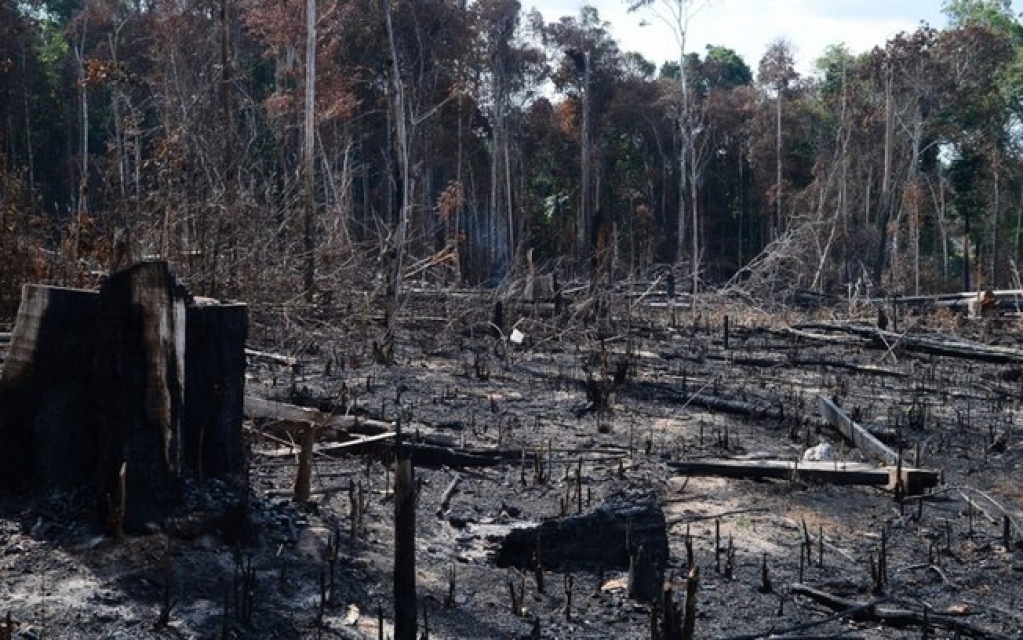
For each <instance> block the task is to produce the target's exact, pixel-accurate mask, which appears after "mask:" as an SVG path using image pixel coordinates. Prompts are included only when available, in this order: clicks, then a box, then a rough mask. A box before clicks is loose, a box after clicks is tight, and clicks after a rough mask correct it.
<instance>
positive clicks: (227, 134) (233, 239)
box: [214, 0, 239, 294]
mask: <svg viewBox="0 0 1023 640" xmlns="http://www.w3.org/2000/svg"><path fill="white" fill-rule="evenodd" d="M227 3H228V0H220V67H221V78H220V109H221V116H222V117H223V124H224V216H223V217H224V220H223V222H221V223H218V228H220V229H223V230H224V233H225V234H226V235H227V236H228V237H227V242H228V243H229V246H230V251H229V254H230V256H231V268H232V269H235V268H237V266H238V256H237V253H238V231H239V228H238V224H237V210H236V209H237V205H236V196H235V173H236V171H237V169H236V167H235V154H234V109H233V108H232V104H231V82H232V81H233V78H232V76H231V54H230V51H231V29H230V22H229V19H228V9H227ZM216 259H217V258H216V257H214V260H216ZM215 264H216V263H215V262H214V265H215ZM215 277H216V269H215V268H214V278H215ZM214 294H216V292H214Z"/></svg>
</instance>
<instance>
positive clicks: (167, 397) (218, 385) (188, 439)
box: [0, 262, 248, 530]
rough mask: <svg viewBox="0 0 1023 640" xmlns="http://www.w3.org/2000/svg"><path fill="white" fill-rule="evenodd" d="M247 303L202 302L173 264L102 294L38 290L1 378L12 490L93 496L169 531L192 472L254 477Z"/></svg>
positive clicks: (125, 275) (137, 274) (28, 296)
mask: <svg viewBox="0 0 1023 640" xmlns="http://www.w3.org/2000/svg"><path fill="white" fill-rule="evenodd" d="M247 326H248V325H247V314H246V307H245V306H244V305H240V304H220V303H212V302H207V303H205V304H196V301H195V300H193V298H192V296H191V295H190V294H189V293H188V291H187V290H186V289H185V288H184V287H183V286H181V285H180V284H179V283H178V282H177V280H176V279H175V278H174V276H173V275H172V274H171V272H170V270H169V268H168V266H167V264H166V263H165V262H145V263H141V264H138V265H135V266H133V267H131V268H129V269H126V270H124V271H121V272H119V273H116V274H114V275H113V276H111V277H110V278H109V279H108V280H107V281H106V282H104V283H103V285H102V286H101V288H100V290H99V291H98V292H96V291H80V290H72V289H60V288H55V287H43V286H35V285H27V286H26V287H24V290H23V294H22V305H21V307H20V309H19V311H18V319H17V323H16V325H15V330H14V332H13V335H12V342H11V352H10V355H9V356H8V362H7V363H5V367H4V370H3V373H2V376H0V450H4V451H16V452H17V453H16V454H15V455H14V456H12V457H13V458H15V459H16V460H18V462H19V463H18V464H17V465H14V466H11V467H8V469H9V472H6V473H0V488H2V487H13V486H20V487H27V488H36V489H42V488H56V489H74V488H78V487H82V486H87V487H91V488H92V489H93V491H94V497H95V498H96V502H97V505H98V506H99V511H100V513H99V515H101V516H105V515H107V514H105V513H104V510H105V509H106V508H107V507H108V505H113V504H118V503H119V502H120V501H121V496H120V495H118V494H119V492H120V482H119V472H120V470H121V468H122V465H123V467H124V469H125V481H124V489H125V491H124V496H123V499H124V503H125V513H124V514H123V517H124V526H125V527H126V528H128V529H129V530H131V529H137V528H139V527H140V526H142V525H144V524H147V523H155V524H159V523H161V522H162V521H163V520H164V519H165V518H166V517H167V516H169V515H171V514H172V513H173V512H174V510H175V509H176V508H177V507H178V506H179V505H180V503H181V498H182V491H183V489H184V487H185V481H186V479H188V478H198V479H203V478H210V477H217V478H232V477H236V476H237V475H238V474H240V472H241V471H243V470H244V465H245V460H244V449H243V446H242V439H241V421H242V400H243V396H244V393H243V391H244V371H245V339H246V334H247Z"/></svg>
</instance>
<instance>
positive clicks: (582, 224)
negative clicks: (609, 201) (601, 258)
mask: <svg viewBox="0 0 1023 640" xmlns="http://www.w3.org/2000/svg"><path fill="white" fill-rule="evenodd" d="M590 102H591V100H590V52H589V51H586V52H585V53H584V54H583V130H582V142H581V152H582V158H581V160H582V167H581V170H582V176H581V179H580V187H579V190H580V193H579V215H578V217H577V219H576V227H575V240H576V253H577V255H578V256H579V261H580V266H581V267H582V268H585V266H584V265H585V264H586V257H587V255H586V254H587V251H588V250H589V246H590V244H589V242H588V238H589V226H590V217H591V214H590V209H591V208H592V206H591V204H590V181H591V175H590V174H591V172H592V169H591V166H590V165H591V163H590V154H591V150H590V146H591V142H590V117H591V115H590V108H591V107H590Z"/></svg>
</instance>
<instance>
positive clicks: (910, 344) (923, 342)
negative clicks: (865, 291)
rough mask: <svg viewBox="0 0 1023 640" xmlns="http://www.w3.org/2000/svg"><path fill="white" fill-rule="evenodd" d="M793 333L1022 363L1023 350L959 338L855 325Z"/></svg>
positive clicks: (802, 327)
mask: <svg viewBox="0 0 1023 640" xmlns="http://www.w3.org/2000/svg"><path fill="white" fill-rule="evenodd" d="M793 329H795V330H798V331H802V332H803V334H804V336H803V337H809V336H810V334H811V331H810V330H817V331H824V332H838V333H849V334H852V335H856V336H860V337H861V338H864V339H865V340H866V344H867V345H868V346H870V347H873V348H876V349H884V350H886V351H887V350H888V349H889V346H890V345H891V344H893V343H895V342H898V343H899V347H900V348H901V349H903V350H904V351H912V352H917V353H929V354H932V355H937V356H946V357H950V358H963V359H966V360H977V361H980V362H992V363H996V364H1020V363H1023V350H1020V349H1013V348H1011V347H998V346H994V345H986V344H982V343H980V342H973V341H970V340H963V339H961V338H947V337H943V336H928V335H918V334H910V333H905V334H902V333H896V332H894V331H884V330H882V329H879V328H877V327H871V326H867V325H854V324H807V325H798V326H795V327H793ZM817 335H818V337H817V338H816V339H825V336H824V335H822V334H817Z"/></svg>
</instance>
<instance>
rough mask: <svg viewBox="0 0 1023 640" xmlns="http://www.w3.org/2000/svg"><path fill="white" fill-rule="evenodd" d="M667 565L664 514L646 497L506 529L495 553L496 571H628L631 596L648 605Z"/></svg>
mask: <svg viewBox="0 0 1023 640" xmlns="http://www.w3.org/2000/svg"><path fill="white" fill-rule="evenodd" d="M667 562H668V536H667V529H666V525H665V522H664V512H663V511H662V510H661V505H660V503H658V502H657V500H656V499H655V498H654V497H653V496H652V495H642V496H623V497H622V498H620V499H618V500H615V501H614V502H611V503H609V504H607V505H604V506H601V507H599V508H597V509H594V510H593V511H590V512H588V513H584V514H580V515H571V516H565V517H561V518H554V519H551V520H547V521H545V522H542V523H540V524H538V525H535V526H529V527H522V528H517V529H512V530H511V532H509V533H508V535H507V536H505V537H504V538H503V539H502V540H501V542H500V544H499V546H498V549H497V551H496V553H495V556H494V563H495V564H496V565H497V566H499V567H517V568H519V569H527V570H534V571H535V570H536V569H537V565H538V564H539V566H540V567H541V568H542V569H549V570H550V569H553V570H571V571H575V570H577V569H593V570H598V571H599V570H605V569H629V568H630V566H631V568H632V572H633V576H634V581H633V582H634V584H633V587H634V588H633V595H634V597H637V598H638V599H641V600H650V599H652V598H653V597H654V596H656V595H658V594H659V593H660V591H661V585H662V583H663V579H664V567H665V566H666V564H667Z"/></svg>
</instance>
